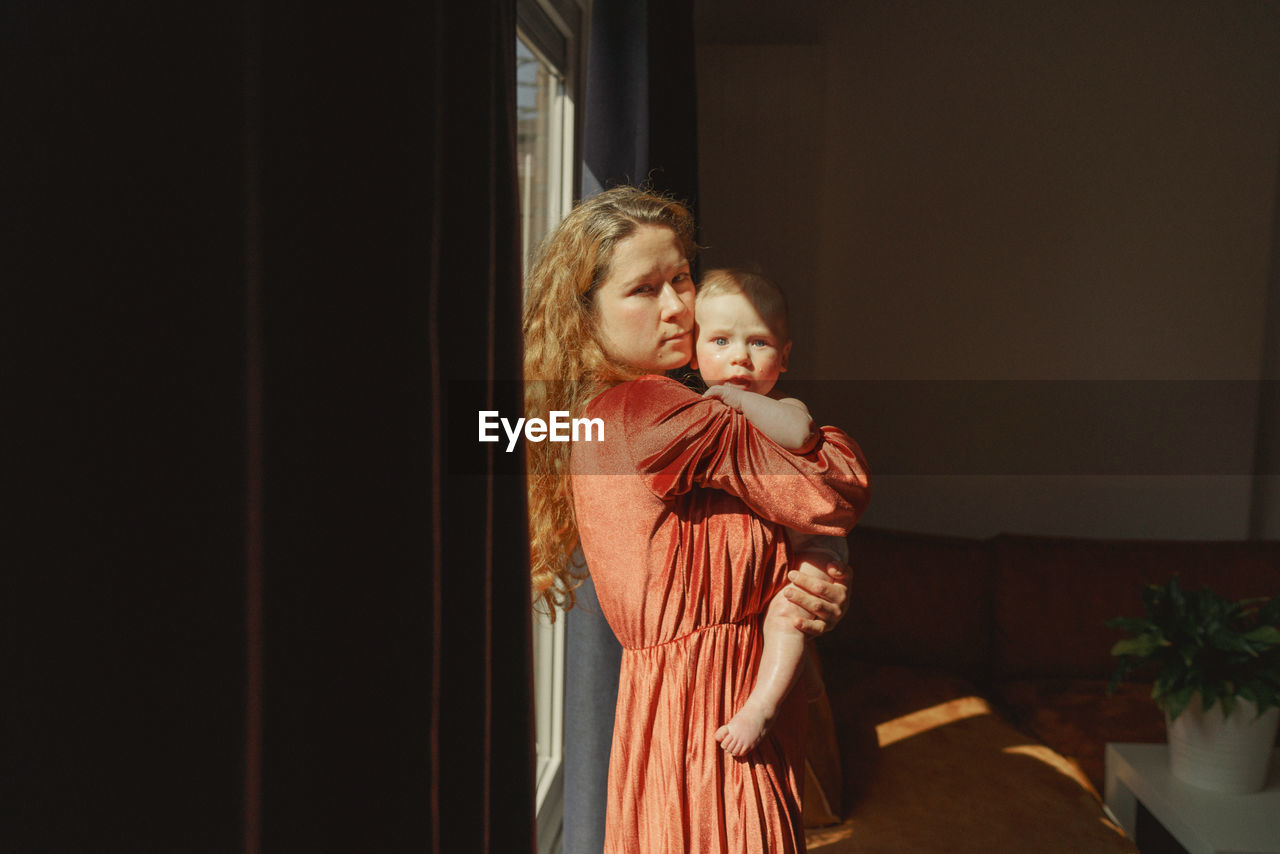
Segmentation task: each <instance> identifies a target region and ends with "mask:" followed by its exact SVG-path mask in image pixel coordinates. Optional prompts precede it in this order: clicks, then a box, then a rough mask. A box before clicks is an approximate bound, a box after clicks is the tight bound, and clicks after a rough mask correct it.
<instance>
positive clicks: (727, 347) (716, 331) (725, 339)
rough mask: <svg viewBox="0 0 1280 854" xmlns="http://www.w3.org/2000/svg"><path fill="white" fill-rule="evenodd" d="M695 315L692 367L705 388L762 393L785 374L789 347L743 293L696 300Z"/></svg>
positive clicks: (766, 391) (767, 390)
mask: <svg viewBox="0 0 1280 854" xmlns="http://www.w3.org/2000/svg"><path fill="white" fill-rule="evenodd" d="M694 313H695V314H694V316H695V317H696V319H697V323H698V329H697V336H698V337H697V340H696V343H695V345H694V354H693V355H694V362H693V366H694V367H695V368H697V369H698V372H699V373H701V374H702V379H703V380H704V381H705V382H706V384H707V385H709V386H713V385H720V384H722V383H727V384H729V385H736V386H739V387H741V388H744V389H746V390H747V391H754V392H756V393H757V394H767V393H768V392H769V391H770V390H771V389H772V388H773V386H774V384H775V383H777V381H778V375H779V374H781V373H782V372H783V371H785V370H786V369H787V356H788V355H789V354H790V352H791V342H790V341H784V340H782V339H781V338H780V336H778V335H777V334H776V333H775V332H774V331H773V329H771V328H770V326H769V324H768V323H766V322H765V320H764V318H763V317H761V316H760V313H759V312H758V311H756V307H755V306H754V305H752V304H751V300H749V299H747V298H746V297H745V296H743V295H742V294H716V295H714V296H708V297H701V296H700V297H698V299H697V302H696V303H695V304H694Z"/></svg>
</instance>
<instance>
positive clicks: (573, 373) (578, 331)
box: [524, 186, 697, 618]
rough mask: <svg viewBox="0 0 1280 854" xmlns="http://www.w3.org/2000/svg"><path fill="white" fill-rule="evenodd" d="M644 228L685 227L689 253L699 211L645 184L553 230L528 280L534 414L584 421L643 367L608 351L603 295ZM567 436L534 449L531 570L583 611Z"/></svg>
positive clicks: (604, 197) (552, 595)
mask: <svg viewBox="0 0 1280 854" xmlns="http://www.w3.org/2000/svg"><path fill="white" fill-rule="evenodd" d="M640 225H661V226H666V227H667V228H670V229H671V230H672V231H673V232H675V235H676V238H677V239H678V240H679V241H680V245H681V246H682V247H683V249H684V252H685V257H686V258H687V259H688V260H689V261H690V262H692V261H693V258H694V255H695V253H696V252H697V244H696V243H695V241H694V222H693V215H692V214H691V213H690V212H689V209H688V208H687V207H685V206H684V205H683V204H681V203H680V202H678V201H676V200H674V199H671V198H668V197H666V196H663V195H661V194H659V193H656V192H654V191H652V190H648V189H644V188H639V187H626V186H624V187H614V188H613V189H610V190H606V191H605V192H603V193H600V194H598V195H596V196H592V197H591V198H590V199H587V200H585V201H583V202H581V203H579V204H578V206H577V207H575V208H574V209H573V211H572V212H570V214H569V215H568V216H567V217H565V218H564V220H563V221H562V222H561V223H560V225H559V226H558V227H557V228H556V229H555V230H554V231H552V232H551V234H549V235H548V236H547V238H546V239H545V240H544V241H543V242H542V245H541V246H540V247H539V249H538V254H537V257H536V258H535V259H534V262H533V265H532V267H531V268H530V270H529V273H528V276H527V278H526V280H525V294H524V379H525V395H524V405H525V417H526V418H542V419H546V418H547V417H548V414H549V413H550V412H551V411H553V410H557V411H567V412H569V413H570V417H575V418H576V417H578V416H580V415H581V414H582V411H583V410H584V409H585V408H586V405H587V403H588V402H589V401H590V400H591V398H593V397H595V396H596V395H597V394H599V393H600V391H601V390H602V389H604V388H605V387H607V386H609V385H613V384H616V383H619V382H623V381H625V380H628V379H634V378H635V377H636V376H638V375H639V373H640V372H638V371H636V370H635V369H633V368H630V367H629V366H627V365H623V364H619V363H617V362H615V361H613V360H611V359H610V358H609V357H608V356H607V355H606V354H605V352H604V348H603V347H601V345H600V342H599V337H598V332H597V326H596V310H595V308H596V307H595V298H596V289H597V288H599V286H600V284H601V282H603V281H604V280H605V279H606V278H607V277H608V275H609V268H610V265H611V263H612V261H613V252H614V249H615V247H616V246H617V245H618V243H620V242H621V241H623V240H625V239H626V238H628V237H630V236H631V235H633V234H634V233H635V232H636V229H637V227H639V226H640ZM570 447H571V446H570V444H569V443H567V442H536V443H534V442H531V443H529V444H528V445H526V459H527V464H528V489H529V535H530V551H531V558H532V561H531V573H532V582H533V594H534V598H535V602H536V603H537V604H539V605H541V606H543V607H544V609H545V610H546V611H547V612H548V613H549V614H551V616H552V618H554V615H555V606H556V605H560V606H563V607H564V608H566V609H568V608H571V607H573V603H574V599H575V596H574V589H575V588H576V587H577V586H578V584H580V583H581V579H582V576H581V575H577V574H575V573H574V572H573V570H572V569H571V567H570V561H569V558H570V555H571V554H572V552H573V550H574V547H575V546H577V544H578V527H577V524H576V522H575V520H574V516H573V496H572V495H571V493H570V488H569V449H570Z"/></svg>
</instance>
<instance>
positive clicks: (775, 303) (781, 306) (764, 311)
mask: <svg viewBox="0 0 1280 854" xmlns="http://www.w3.org/2000/svg"><path fill="white" fill-rule="evenodd" d="M721 294H742V295H743V296H744V297H746V298H747V300H748V301H749V302H750V303H751V304H752V305H753V306H755V309H756V311H758V312H759V313H760V317H762V318H763V319H764V321H765V322H766V323H768V324H769V327H770V328H771V329H772V330H773V333H774V334H775V335H777V336H778V338H779V339H781V340H780V341H779V342H778V343H779V344H784V343H786V342H787V341H790V340H791V334H790V326H789V324H788V321H787V298H786V296H785V295H784V294H783V293H782V289H781V288H779V287H778V286H777V285H776V284H774V283H773V282H772V281H771V280H770V279H769V278H768V277H766V276H764V275H762V274H760V273H755V272H752V271H750V270H740V269H735V268H733V267H722V268H720V269H716V270H709V271H707V272H706V273H704V274H703V276H702V281H701V282H699V283H698V299H702V298H704V297H714V296H719V295H721Z"/></svg>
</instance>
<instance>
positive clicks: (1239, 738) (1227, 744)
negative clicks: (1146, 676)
mask: <svg viewBox="0 0 1280 854" xmlns="http://www.w3.org/2000/svg"><path fill="white" fill-rule="evenodd" d="M1142 601H1143V604H1144V606H1145V607H1146V612H1147V614H1146V617H1144V618H1134V617H1118V618H1115V619H1112V620H1108V621H1107V625H1108V626H1110V627H1111V628H1115V629H1121V630H1123V631H1126V632H1129V633H1131V634H1132V635H1133V636H1132V637H1128V638H1125V639H1123V640H1121V641H1119V642H1117V643H1116V644H1115V646H1113V647H1112V648H1111V654H1112V655H1114V656H1117V657H1118V658H1119V662H1118V664H1117V666H1116V670H1115V674H1114V675H1113V676H1112V678H1111V684H1110V685H1109V686H1108V688H1107V691H1108V694H1109V693H1111V692H1112V691H1114V690H1115V687H1116V685H1117V684H1118V683H1119V682H1120V680H1122V679H1124V678H1125V677H1127V676H1128V675H1129V674H1130V673H1132V672H1133V671H1135V670H1141V671H1143V672H1146V673H1150V674H1151V676H1152V678H1153V679H1154V682H1153V685H1152V689H1151V696H1152V698H1153V699H1154V700H1155V701H1156V704H1157V705H1158V706H1159V707H1160V708H1161V710H1163V711H1164V713H1165V719H1166V721H1167V723H1168V729H1169V753H1170V762H1171V769H1172V771H1173V774H1174V776H1176V777H1178V778H1179V779H1181V780H1183V781H1184V782H1187V783H1191V784H1193V785H1196V786H1200V787H1202V788H1208V789H1215V790H1218V791H1225V792H1237V793H1239V792H1254V791H1257V790H1258V789H1261V788H1262V787H1263V786H1264V785H1265V783H1266V778H1267V769H1268V766H1269V764H1270V757H1271V746H1272V744H1274V742H1275V737H1276V727H1277V723H1278V722H1280V628H1278V627H1277V623H1280V596H1277V597H1274V598H1272V599H1271V600H1270V601H1268V600H1267V599H1265V598H1263V599H1244V600H1241V601H1239V602H1232V601H1230V600H1227V599H1224V598H1222V597H1221V596H1219V595H1217V594H1216V593H1214V592H1213V591H1211V590H1209V589H1208V588H1204V589H1201V590H1197V591H1190V590H1183V589H1182V587H1181V586H1180V585H1179V584H1178V577H1177V576H1176V575H1174V576H1173V577H1172V578H1170V579H1169V582H1168V583H1167V584H1165V585H1163V586H1161V585H1148V586H1147V587H1146V588H1145V589H1144V590H1143V593H1142Z"/></svg>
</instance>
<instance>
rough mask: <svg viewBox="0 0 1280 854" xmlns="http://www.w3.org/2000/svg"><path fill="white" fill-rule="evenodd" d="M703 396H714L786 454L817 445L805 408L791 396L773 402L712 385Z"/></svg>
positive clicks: (757, 395)
mask: <svg viewBox="0 0 1280 854" xmlns="http://www.w3.org/2000/svg"><path fill="white" fill-rule="evenodd" d="M705 396H706V397H718V398H720V399H721V400H722V401H724V402H725V403H726V404H728V405H729V406H732V407H733V408H734V409H736V410H738V411H739V412H741V413H742V414H743V415H745V416H747V420H748V421H750V422H751V423H752V424H754V425H755V426H756V428H757V429H758V430H759V431H760V432H761V433H763V434H765V435H766V436H768V437H769V438H770V439H772V440H773V441H775V442H777V443H778V444H779V445H781V446H782V447H784V448H786V449H787V450H788V451H791V452H792V453H796V454H806V453H808V452H809V451H812V450H813V446H814V445H816V444H817V442H818V430H817V428H816V427H814V426H813V418H812V417H811V416H810V415H809V409H808V407H806V406H805V405H804V404H803V403H801V402H800V401H798V400H796V399H795V398H794V397H786V398H783V399H782V400H774V399H773V398H771V397H765V396H764V395H763V394H756V393H755V392H754V391H747V390H745V389H741V388H738V387H737V386H733V385H713V386H712V387H711V388H709V389H707V391H706V394H705Z"/></svg>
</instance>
